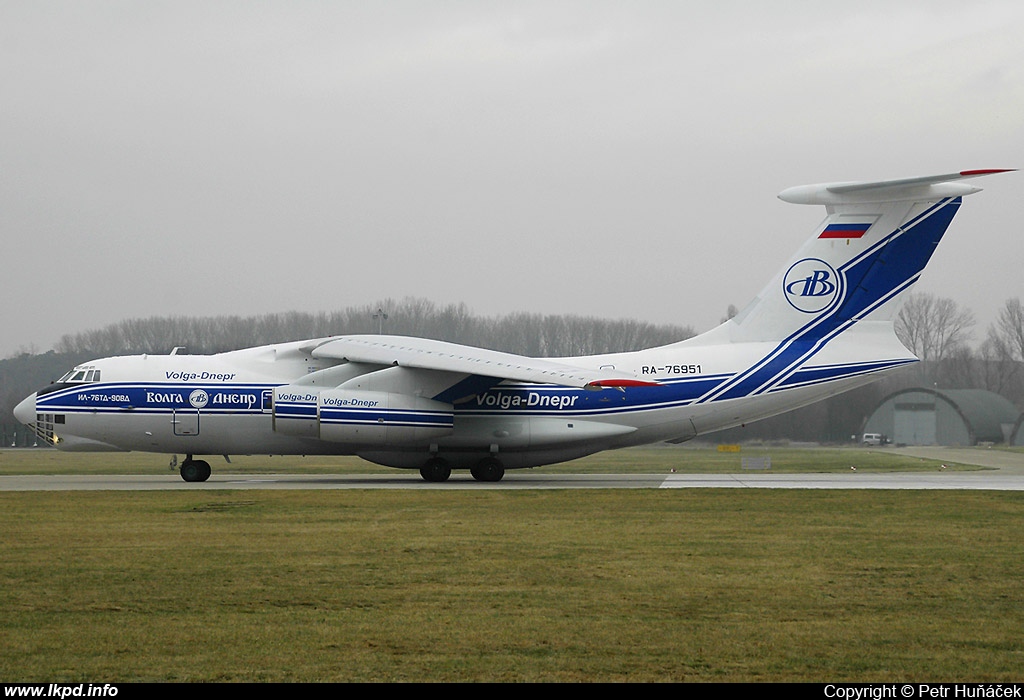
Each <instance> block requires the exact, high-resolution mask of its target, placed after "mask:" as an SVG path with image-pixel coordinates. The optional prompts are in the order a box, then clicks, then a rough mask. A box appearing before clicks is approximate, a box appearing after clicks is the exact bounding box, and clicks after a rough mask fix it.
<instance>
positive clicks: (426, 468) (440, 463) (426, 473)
mask: <svg viewBox="0 0 1024 700" xmlns="http://www.w3.org/2000/svg"><path fill="white" fill-rule="evenodd" d="M451 475H452V468H451V465H450V464H448V462H446V461H445V460H443V459H441V458H440V457H431V458H430V459H428V460H427V463H426V464H424V465H423V466H422V467H420V476H422V477H423V480H424V481H435V482H436V481H448V477H450V476H451Z"/></svg>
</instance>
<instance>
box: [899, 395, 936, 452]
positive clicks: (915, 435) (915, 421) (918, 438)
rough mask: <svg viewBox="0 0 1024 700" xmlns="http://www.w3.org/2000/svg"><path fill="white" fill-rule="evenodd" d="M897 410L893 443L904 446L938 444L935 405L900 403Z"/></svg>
mask: <svg viewBox="0 0 1024 700" xmlns="http://www.w3.org/2000/svg"><path fill="white" fill-rule="evenodd" d="M895 409H896V410H895V414H894V418H895V420H894V423H895V425H894V426H893V432H894V433H895V434H894V435H893V442H895V443H897V444H903V445H934V444H936V442H935V404H934V403H898V404H896V407H895Z"/></svg>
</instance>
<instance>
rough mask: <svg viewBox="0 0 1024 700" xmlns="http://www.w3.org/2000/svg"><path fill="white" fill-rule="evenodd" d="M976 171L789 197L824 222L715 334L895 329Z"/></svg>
mask: <svg viewBox="0 0 1024 700" xmlns="http://www.w3.org/2000/svg"><path fill="white" fill-rule="evenodd" d="M994 172H1003V171H999V170H973V171H964V172H961V173H953V174H949V175H938V176H931V177H923V178H911V179H904V180H887V181H881V182H853V183H834V184H823V185H808V186H804V187H794V188H791V189H788V190H786V191H784V192H782V193H781V194H780V195H779V198H780V199H782V200H783V201H786V202H792V203H795V204H821V205H824V206H825V209H826V214H827V215H826V217H825V219H824V221H822V222H821V224H819V226H818V228H817V229H816V230H815V232H814V235H813V236H812V237H811V238H810V239H809V240H808V241H807V242H806V243H805V244H804V245H803V246H802V247H801V248H800V250H799V251H798V252H797V253H796V254H795V255H794V256H793V257H792V258H791V259H790V260H789V261H788V262H787V263H786V265H785V266H784V267H783V269H782V270H780V271H779V273H778V274H777V275H776V276H775V277H774V278H773V279H772V281H771V282H769V283H768V285H767V286H766V287H765V288H764V289H763V290H762V291H761V293H760V294H758V296H757V298H755V299H754V301H753V302H751V304H749V305H748V306H747V308H746V309H744V310H743V311H742V312H741V313H740V314H739V315H738V316H736V317H735V318H734V319H732V320H731V321H729V322H728V323H727V324H725V326H723V327H721V328H720V329H716V331H717V332H716V331H712V333H714V334H715V335H716V336H717V335H718V333H719V332H724V333H727V334H728V338H729V339H730V340H733V341H736V342H747V341H771V340H785V339H788V338H793V337H794V336H800V337H801V339H803V340H809V341H814V340H820V339H822V338H827V337H831V336H834V335H835V334H837V333H839V332H841V331H842V330H844V329H846V328H848V327H850V326H851V325H852V324H854V323H857V322H860V321H865V320H867V321H889V322H891V321H892V320H893V318H894V317H895V315H896V313H897V311H898V310H899V303H900V301H901V299H902V298H903V296H904V295H905V294H906V292H907V290H909V289H910V287H911V286H912V285H913V284H914V282H916V281H917V279H918V278H919V277H920V275H921V272H922V271H923V270H924V268H925V265H927V263H928V260H929V259H930V258H931V256H932V253H933V252H934V251H935V247H936V246H937V245H938V243H939V241H940V240H941V239H942V236H943V234H944V233H945V232H946V229H947V228H948V227H949V224H950V222H951V221H952V220H953V216H954V215H955V214H956V212H957V209H958V208H959V207H960V204H961V202H962V198H963V197H964V196H965V195H968V194H972V193H974V192H978V191H979V189H978V188H976V187H972V186H970V185H967V184H965V183H962V182H959V181H960V180H964V179H966V178H970V177H978V176H980V175H987V174H991V173H994Z"/></svg>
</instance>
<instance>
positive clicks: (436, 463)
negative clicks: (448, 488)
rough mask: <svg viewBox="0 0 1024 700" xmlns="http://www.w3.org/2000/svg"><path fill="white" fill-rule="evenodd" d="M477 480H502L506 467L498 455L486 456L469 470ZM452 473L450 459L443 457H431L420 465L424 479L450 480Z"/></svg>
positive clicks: (435, 480)
mask: <svg viewBox="0 0 1024 700" xmlns="http://www.w3.org/2000/svg"><path fill="white" fill-rule="evenodd" d="M469 473H470V474H472V475H473V478H474V479H476V480H477V481H501V479H502V477H504V476H505V467H504V465H502V463H501V461H499V460H498V458H497V457H485V458H484V459H481V460H480V461H479V462H477V464H476V466H475V467H472V468H471V469H470V470H469ZM451 475H452V467H451V465H450V464H448V460H446V459H442V458H441V457H431V458H430V459H428V460H427V462H426V464H424V465H423V466H422V467H420V476H422V477H423V479H424V481H434V482H437V481H448V477H450V476H451Z"/></svg>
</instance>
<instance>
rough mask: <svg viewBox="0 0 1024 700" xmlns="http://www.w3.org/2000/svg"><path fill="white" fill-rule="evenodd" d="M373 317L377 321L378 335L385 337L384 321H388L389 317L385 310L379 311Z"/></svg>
mask: <svg viewBox="0 0 1024 700" xmlns="http://www.w3.org/2000/svg"><path fill="white" fill-rule="evenodd" d="M373 317H374V318H375V319H377V335H384V319H386V318H387V317H388V315H387V314H386V313H384V309H377V313H375V314H374V315H373Z"/></svg>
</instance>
